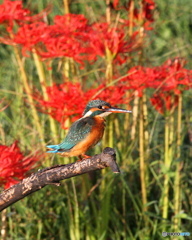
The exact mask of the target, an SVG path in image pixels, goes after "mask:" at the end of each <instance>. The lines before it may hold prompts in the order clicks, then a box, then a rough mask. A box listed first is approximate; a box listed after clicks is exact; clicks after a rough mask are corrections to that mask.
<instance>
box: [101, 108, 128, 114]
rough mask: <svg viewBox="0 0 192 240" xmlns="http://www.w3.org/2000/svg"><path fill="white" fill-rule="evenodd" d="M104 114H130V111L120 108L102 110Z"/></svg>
mask: <svg viewBox="0 0 192 240" xmlns="http://www.w3.org/2000/svg"><path fill="white" fill-rule="evenodd" d="M102 110H103V111H104V112H111V113H132V111H131V110H125V109H122V108H114V107H112V108H105V109H102Z"/></svg>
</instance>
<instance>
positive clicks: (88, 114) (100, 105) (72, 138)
mask: <svg viewBox="0 0 192 240" xmlns="http://www.w3.org/2000/svg"><path fill="white" fill-rule="evenodd" d="M130 112H131V111H129V110H124V109H121V108H114V107H111V105H110V104H109V103H108V102H105V101H102V100H92V101H90V102H89V103H88V104H87V106H86V108H85V110H84V112H83V117H82V118H80V119H78V120H77V121H76V122H74V123H73V124H72V126H71V128H70V129H69V132H68V134H67V136H66V137H65V139H64V140H63V142H62V143H60V144H58V145H48V146H47V148H48V149H50V150H51V151H48V153H57V154H60V155H62V156H66V157H73V156H78V157H79V158H80V159H82V156H84V157H87V156H86V155H85V153H86V152H87V150H89V149H90V148H91V147H93V146H95V145H96V144H97V143H98V142H99V141H100V140H101V138H102V137H103V133H104V129H105V119H104V117H106V116H108V115H109V114H111V113H130Z"/></svg>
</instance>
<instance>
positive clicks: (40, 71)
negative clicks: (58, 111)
mask: <svg viewBox="0 0 192 240" xmlns="http://www.w3.org/2000/svg"><path fill="white" fill-rule="evenodd" d="M32 53H33V59H34V62H35V66H36V69H37V73H38V76H39V81H40V85H41V90H42V93H43V98H44V100H45V101H48V98H49V97H48V94H47V91H46V86H47V84H46V76H45V72H44V68H43V64H42V61H41V60H40V58H39V56H38V55H37V53H36V50H35V49H33V51H32ZM49 122H50V128H51V132H52V136H53V141H54V142H55V143H56V142H57V128H56V125H55V121H54V119H53V118H52V117H51V115H50V114H49Z"/></svg>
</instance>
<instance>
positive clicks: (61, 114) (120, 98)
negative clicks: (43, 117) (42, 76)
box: [35, 82, 126, 127]
mask: <svg viewBox="0 0 192 240" xmlns="http://www.w3.org/2000/svg"><path fill="white" fill-rule="evenodd" d="M125 92H126V89H125V88H124V86H122V85H118V86H110V87H106V86H105V85H104V84H103V85H100V86H99V87H97V88H93V89H90V90H88V91H83V90H82V88H81V85H80V84H79V83H74V84H73V83H70V82H67V83H64V84H60V85H56V84H55V85H53V86H51V87H47V94H48V96H49V100H48V101H44V100H43V97H40V98H39V97H37V96H35V99H36V100H37V102H38V103H39V104H38V108H39V111H41V112H44V113H46V114H50V115H51V116H52V117H53V118H54V119H55V120H57V121H58V122H60V123H61V124H62V127H64V123H65V121H66V120H67V119H68V118H70V119H71V120H72V122H73V121H75V120H77V119H78V118H80V117H81V116H82V113H83V110H84V107H85V105H86V104H87V103H88V102H89V101H90V100H93V99H102V100H105V101H108V102H110V103H111V104H112V105H113V106H116V105H117V104H123V103H125V102H126V99H125ZM38 95H39V94H38Z"/></svg>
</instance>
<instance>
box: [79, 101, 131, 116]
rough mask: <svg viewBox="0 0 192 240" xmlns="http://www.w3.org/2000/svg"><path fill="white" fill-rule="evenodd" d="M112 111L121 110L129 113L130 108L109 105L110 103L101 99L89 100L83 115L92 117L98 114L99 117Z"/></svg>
mask: <svg viewBox="0 0 192 240" xmlns="http://www.w3.org/2000/svg"><path fill="white" fill-rule="evenodd" d="M113 112H118V113H120V112H122V113H128V112H129V113H130V112H131V111H130V110H125V109H121V108H114V107H111V104H110V103H108V102H105V101H102V100H92V101H90V102H89V103H88V104H87V106H86V108H85V110H84V112H83V117H94V116H97V115H99V116H100V117H106V116H108V115H109V114H111V113H113Z"/></svg>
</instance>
